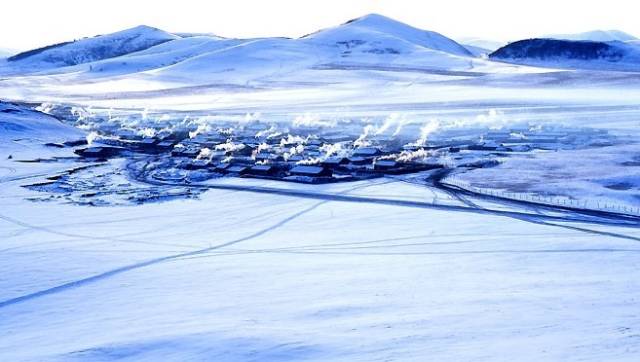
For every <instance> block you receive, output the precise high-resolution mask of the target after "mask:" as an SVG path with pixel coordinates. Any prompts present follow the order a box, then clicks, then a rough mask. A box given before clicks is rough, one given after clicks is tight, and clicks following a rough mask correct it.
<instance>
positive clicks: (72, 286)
mask: <svg viewBox="0 0 640 362" xmlns="http://www.w3.org/2000/svg"><path fill="white" fill-rule="evenodd" d="M327 202H329V201H321V202H318V203H316V204H314V205H312V206H310V207H307V208H305V209H303V210H301V211H298V212H297V213H295V214H293V215H291V216H288V217H286V218H285V219H283V220H280V221H279V222H277V223H275V224H273V225H271V226H269V227H266V228H264V229H262V230H260V231H257V232H255V233H253V234H251V235H248V236H245V237H242V238H239V239H235V240H231V241H228V242H226V243H222V244H218V245H214V246H210V247H207V248H204V249H199V250H194V251H189V252H185V253H179V254H172V255H167V256H163V257H160V258H155V259H150V260H147V261H143V262H139V263H134V264H130V265H126V266H123V267H119V268H116V269H112V270H109V271H106V272H104V273H100V274H97V275H94V276H90V277H87V278H83V279H78V280H74V281H71V282H68V283H64V284H61V285H58V286H55V287H52V288H49V289H44V290H40V291H37V292H34V293H30V294H26V295H22V296H19V297H15V298H11V299H7V300H4V301H0V308H5V307H8V306H11V305H14V304H19V303H23V302H27V301H30V300H33V299H37V298H40V297H44V296H47V295H52V294H57V293H61V292H64V291H66V290H70V289H75V288H78V287H81V286H84V285H88V284H91V283H95V282H98V281H101V280H104V279H107V278H111V277H113V276H116V275H119V274H122V273H125V272H128V271H131V270H135V269H141V268H144V267H148V266H151V265H155V264H160V263H163V262H166V261H171V260H174V259H179V258H185V257H192V256H196V255H199V254H204V253H207V252H210V251H213V250H217V249H222V248H224V247H227V246H231V245H235V244H238V243H241V242H244V241H247V240H251V239H255V238H257V237H260V236H262V235H264V234H267V233H269V232H271V231H273V230H276V229H278V228H279V227H281V226H283V225H285V224H287V223H289V222H291V221H292V220H295V219H297V218H298V217H300V216H302V215H304V214H306V213H308V212H310V211H312V210H314V209H316V208H318V207H319V206H321V205H323V204H325V203H327Z"/></svg>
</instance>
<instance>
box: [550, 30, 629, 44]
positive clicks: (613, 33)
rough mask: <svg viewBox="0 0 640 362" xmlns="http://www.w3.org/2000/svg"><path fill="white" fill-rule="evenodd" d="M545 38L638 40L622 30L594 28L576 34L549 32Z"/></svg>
mask: <svg viewBox="0 0 640 362" xmlns="http://www.w3.org/2000/svg"><path fill="white" fill-rule="evenodd" d="M543 38H550V39H559V40H590V41H623V42H627V41H633V40H638V38H636V37H635V36H633V35H631V34H627V33H625V32H623V31H620V30H593V31H587V32H584V33H576V34H548V35H545V36H543Z"/></svg>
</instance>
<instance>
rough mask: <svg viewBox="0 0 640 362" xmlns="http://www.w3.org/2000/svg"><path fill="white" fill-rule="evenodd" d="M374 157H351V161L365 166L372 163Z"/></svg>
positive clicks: (353, 163)
mask: <svg viewBox="0 0 640 362" xmlns="http://www.w3.org/2000/svg"><path fill="white" fill-rule="evenodd" d="M371 161H372V159H370V158H364V157H358V156H356V157H349V163H350V164H352V165H356V166H363V165H368V164H370V163H371Z"/></svg>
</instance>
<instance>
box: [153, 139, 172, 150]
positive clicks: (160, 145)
mask: <svg viewBox="0 0 640 362" xmlns="http://www.w3.org/2000/svg"><path fill="white" fill-rule="evenodd" d="M174 145H175V142H173V141H162V142H158V144H157V145H156V147H158V148H160V149H162V150H168V149H170V148H172V147H173V146H174Z"/></svg>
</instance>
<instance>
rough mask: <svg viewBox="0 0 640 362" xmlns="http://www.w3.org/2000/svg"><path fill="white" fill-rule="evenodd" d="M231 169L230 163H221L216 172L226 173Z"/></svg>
mask: <svg viewBox="0 0 640 362" xmlns="http://www.w3.org/2000/svg"><path fill="white" fill-rule="evenodd" d="M229 167H231V164H230V163H219V164H217V165H216V171H217V172H226V171H227V169H228V168H229Z"/></svg>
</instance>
